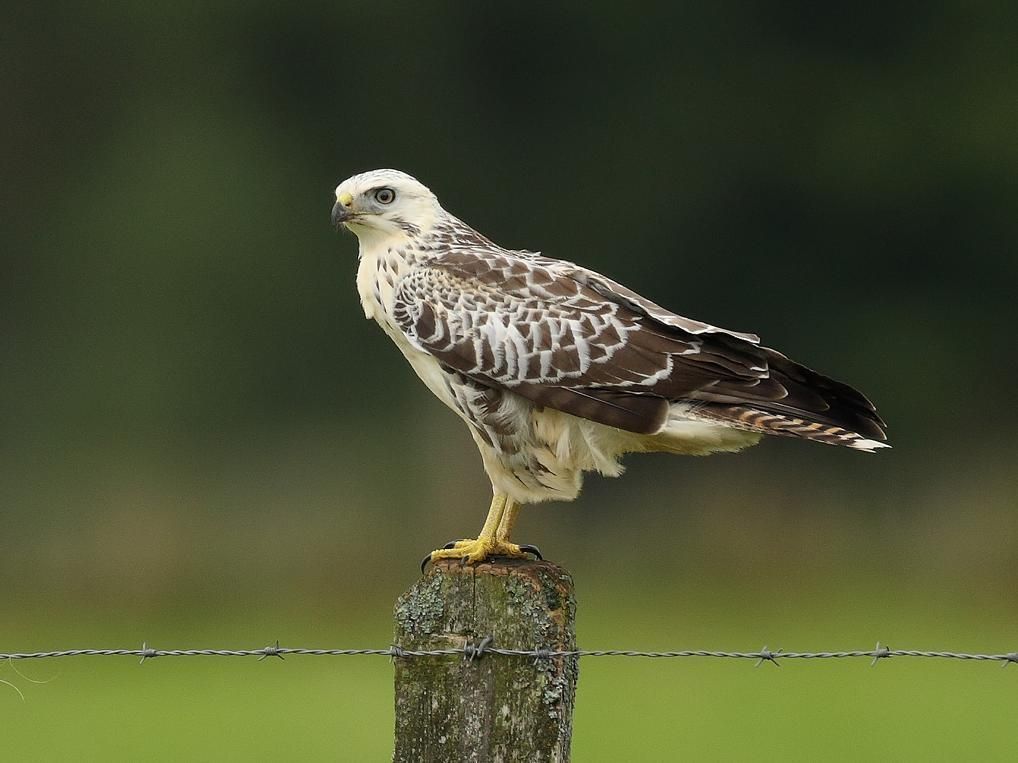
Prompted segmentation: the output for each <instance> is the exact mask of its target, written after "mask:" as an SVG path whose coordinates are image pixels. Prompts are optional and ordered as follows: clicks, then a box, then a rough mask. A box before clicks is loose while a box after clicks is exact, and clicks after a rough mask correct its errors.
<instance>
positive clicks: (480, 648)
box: [463, 636, 494, 663]
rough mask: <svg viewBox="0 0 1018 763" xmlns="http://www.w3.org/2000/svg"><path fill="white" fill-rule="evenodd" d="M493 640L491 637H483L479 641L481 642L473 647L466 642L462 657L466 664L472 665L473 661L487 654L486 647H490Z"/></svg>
mask: <svg viewBox="0 0 1018 763" xmlns="http://www.w3.org/2000/svg"><path fill="white" fill-rule="evenodd" d="M492 641H494V638H492V637H491V636H485V637H484V638H482V639H481V642H480V643H479V644H477V645H474V644H472V643H470V642H467V643H466V644H464V645H463V657H464V659H466V661H467V662H469V663H472V662H473V661H474V660H479V659H480V658H481V657H483V656H484V655H485V654H487V650H488V647H489V646H491V642H492Z"/></svg>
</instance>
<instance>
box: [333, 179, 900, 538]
mask: <svg viewBox="0 0 1018 763" xmlns="http://www.w3.org/2000/svg"><path fill="white" fill-rule="evenodd" d="M336 198H337V204H336V207H335V209H334V212H333V217H334V220H336V221H337V224H344V225H346V226H347V227H348V228H350V229H351V230H352V231H354V232H355V233H356V234H357V236H358V237H359V239H360V257H361V262H360V268H359V270H358V276H357V284H358V291H359V292H360V296H361V303H362V305H363V307H364V312H365V315H366V316H367V317H370V318H374V319H375V320H376V321H377V322H378V323H379V325H380V326H381V327H382V328H383V330H384V331H385V332H386V333H387V334H388V335H389V337H390V338H391V339H392V340H393V341H394V342H395V343H396V345H397V346H398V347H399V349H400V350H401V351H402V352H403V354H404V355H405V356H406V358H407V359H408V361H409V362H410V363H411V365H412V366H413V368H414V370H415V371H416V372H417V374H418V375H419V376H420V377H421V379H422V380H423V381H424V382H425V384H427V386H428V387H429V388H430V389H431V391H432V392H434V393H435V395H437V396H438V397H439V399H441V400H442V401H443V402H444V403H445V404H446V405H447V406H449V407H450V408H451V409H452V410H454V411H455V412H456V413H457V414H458V415H459V416H460V417H461V418H462V419H463V420H464V421H465V422H466V423H467V424H468V426H469V427H470V431H471V434H472V435H473V436H474V440H475V441H476V442H477V445H478V448H479V450H480V452H481V456H482V459H483V461H484V467H485V470H486V471H487V473H488V476H489V477H490V478H491V481H492V485H493V488H494V492H495V496H496V498H495V503H493V508H492V512H493V515H494V513H496V504H497V503H498V502H499V501H500V500H501V501H502V504H501V505H502V508H500V509H498V511H499V512H502V513H505V515H506V516H514V514H513V513H512V509H511V508H506V506H514V505H515V504H516V503H522V502H533V501H541V500H548V499H554V498H559V499H562V498H565V499H571V498H574V497H575V496H576V494H577V493H578V492H579V489H580V484H581V480H582V474H583V472H584V471H585V470H597V471H600V472H601V473H602V474H607V475H612V476H614V475H618V474H620V473H621V466H620V465H619V462H618V459H619V457H620V456H621V455H622V454H624V453H626V452H634V451H655V450H656V451H665V452H671V453H688V454H706V453H712V452H719V451H735V450H739V449H741V448H744V447H746V446H748V445H752V444H754V443H755V442H756V441H757V440H758V439H759V437H760V435H761V434H772V435H781V436H789V437H798V438H802V439H807V440H814V441H816V442H822V443H828V444H834V445H845V446H848V447H850V448H854V449H856V450H863V451H872V450H875V449H877V448H881V447H886V446H885V445H884V443H883V440H885V434H884V422H883V421H882V420H881V419H880V417H879V416H878V415H877V413H876V410H875V409H874V407H873V405H872V404H871V403H870V402H869V401H868V400H867V399H866V398H865V397H863V395H861V394H860V393H859V392H857V391H856V390H854V389H853V388H851V387H849V386H848V385H846V384H842V383H841V382H837V381H835V380H833V379H830V378H828V377H826V376H823V375H821V374H819V373H817V372H815V371H812V370H810V369H808V368H806V367H804V366H802V365H799V364H798V363H795V362H794V361H791V360H789V359H788V358H786V357H785V356H784V355H782V354H781V353H779V352H776V351H775V350H771V349H769V348H767V347H763V346H761V345H760V340H759V338H758V337H757V336H756V335H755V334H748V333H741V332H736V331H728V330H726V329H722V328H718V327H716V326H712V325H710V324H707V323H702V322H700V321H695V320H692V319H689V318H684V317H682V316H680V315H677V314H675V313H673V312H671V311H669V310H666V309H665V308H663V307H661V306H660V305H657V304H655V303H654V302H651V301H650V300H648V299H645V298H644V297H641V296H640V295H639V294H636V293H635V292H633V291H631V290H630V289H627V288H626V287H624V286H622V285H621V284H618V283H616V282H615V281H612V280H611V279H609V278H606V277H605V276H602V275H601V274H599V273H595V272H594V271H592V270H588V269H586V268H583V267H581V266H579V265H576V264H574V263H572V262H568V261H565V260H556V259H552V258H549V257H544V256H541V255H540V254H537V253H534V252H528V251H518V250H509V249H505V248H503V247H500V246H498V245H496V244H494V243H493V242H491V241H490V240H489V239H487V238H485V237H484V236H483V235H481V234H480V233H478V232H477V231H475V230H473V229H472V228H470V226H468V225H466V224H465V223H463V222H462V221H461V220H459V219H457V218H455V217H453V216H452V215H450V214H449V213H448V212H446V211H445V210H444V209H443V208H442V207H441V205H439V203H438V200H437V199H436V198H435V196H434V194H432V193H431V192H430V191H429V190H428V189H427V188H425V187H424V186H423V185H421V184H420V183H418V182H417V181H416V180H414V179H413V178H411V177H409V176H408V175H405V174H404V173H400V172H396V171H393V170H378V171H375V172H369V173H364V174H362V175H356V176H354V177H352V178H350V179H348V180H346V181H344V182H343V183H342V184H341V185H340V186H339V188H337V189H336ZM499 516H501V513H500V514H499ZM490 520H491V516H489V521H490ZM496 524H497V523H496ZM509 524H510V526H511V521H510V523H509ZM487 529H489V528H488V525H486V530H487ZM492 533H494V530H493V529H492ZM482 535H483V533H482ZM505 536H506V537H508V531H506V533H505ZM485 537H487V536H485ZM491 537H495V536H494V535H491ZM478 542H479V541H471V543H478ZM468 550H469V552H470V555H474V554H475V552H477V553H481V552H480V551H478V550H477V549H476V548H474V547H473V546H470V548H469V549H468ZM489 552H490V549H489V551H485V552H483V553H481V556H482V557H483V555H484V554H487V553H489ZM472 558H473V557H472Z"/></svg>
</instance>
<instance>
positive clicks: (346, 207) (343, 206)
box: [332, 193, 354, 230]
mask: <svg viewBox="0 0 1018 763" xmlns="http://www.w3.org/2000/svg"><path fill="white" fill-rule="evenodd" d="M352 207H353V196H351V195H350V194H349V193H341V194H340V195H339V197H338V198H337V199H336V204H335V206H334V207H333V208H332V227H333V228H335V229H336V230H339V226H340V225H342V224H343V223H345V222H346V221H347V220H349V219H350V218H352V217H353V216H354V213H353V212H352V211H351V208H352Z"/></svg>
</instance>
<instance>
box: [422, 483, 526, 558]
mask: <svg viewBox="0 0 1018 763" xmlns="http://www.w3.org/2000/svg"><path fill="white" fill-rule="evenodd" d="M518 510H519V505H518V504H517V503H516V502H515V501H513V500H512V499H511V498H509V497H508V496H507V495H504V494H502V493H495V495H494V497H493V498H492V499H491V508H490V509H488V517H487V518H486V519H485V520H484V527H482V528H481V534H480V535H478V536H477V538H476V539H467V540H459V541H456V542H455V543H454V544H453V546H452V548H440V549H438V550H437V551H432V552H431V561H433V562H434V561H437V560H439V559H462V560H463V561H465V562H469V563H471V564H475V563H477V562H483V561H484V560H485V559H487V558H488V557H489V556H526V554H524V552H523V551H522V550H521V549H520V547H519V546H517V545H516V544H515V543H509V532H510V531H511V530H512V526H513V524H514V523H515V521H516V512H517V511H518ZM507 518H508V526H507V527H506V530H505V532H504V533H503V532H502V529H503V526H505V524H506V520H507Z"/></svg>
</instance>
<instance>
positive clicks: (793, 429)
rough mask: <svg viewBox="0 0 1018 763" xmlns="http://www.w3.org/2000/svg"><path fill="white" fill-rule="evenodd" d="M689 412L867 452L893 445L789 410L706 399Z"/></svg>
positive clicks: (737, 426) (727, 423) (733, 424)
mask: <svg viewBox="0 0 1018 763" xmlns="http://www.w3.org/2000/svg"><path fill="white" fill-rule="evenodd" d="M686 415H687V416H690V417H691V418H697V419H701V420H704V421H714V422H717V423H719V424H724V425H725V426H728V427H731V428H733V429H742V430H744V431H747V432H760V433H761V434H768V435H779V436H783V437H799V438H801V439H804V440H813V441H814V442H822V443H824V444H826V445H841V446H844V447H848V448H853V449H855V450H861V451H864V452H866V453H873V452H874V451H876V450H877V449H879V448H889V447H891V446H890V445H888V444H887V443H886V442H881V441H880V440H875V439H872V438H870V437H866V436H865V435H862V434H859V433H858V432H853V431H851V430H849V429H846V428H844V427H841V426H837V425H834V424H828V423H821V422H818V421H810V420H808V419H805V418H800V417H798V416H795V415H792V414H788V413H776V412H773V411H765V410H760V409H759V408H754V407H749V406H743V405H724V404H718V403H707V404H704V405H698V406H696V407H695V408H694V409H692V410H690V411H688V413H687V414H686ZM877 431H878V432H879V433H880V434H881V435H882V434H883V432H882V431H880V429H879V428H878V429H877Z"/></svg>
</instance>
